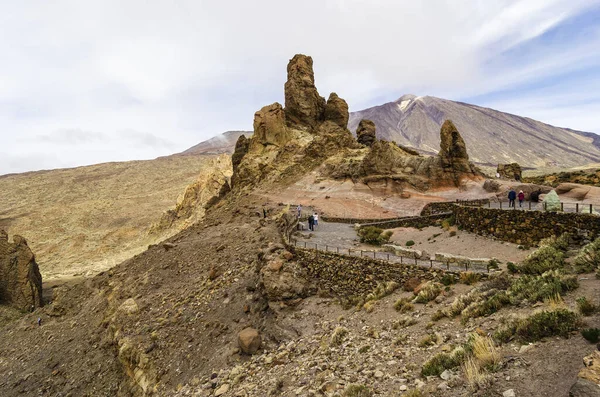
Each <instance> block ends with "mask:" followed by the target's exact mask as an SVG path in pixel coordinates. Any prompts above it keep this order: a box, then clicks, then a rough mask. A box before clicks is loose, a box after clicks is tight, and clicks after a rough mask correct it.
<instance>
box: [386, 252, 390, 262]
mask: <svg viewBox="0 0 600 397" xmlns="http://www.w3.org/2000/svg"><path fill="white" fill-rule="evenodd" d="M387 260H388V262H389V261H390V254H389V253H388V254H387Z"/></svg>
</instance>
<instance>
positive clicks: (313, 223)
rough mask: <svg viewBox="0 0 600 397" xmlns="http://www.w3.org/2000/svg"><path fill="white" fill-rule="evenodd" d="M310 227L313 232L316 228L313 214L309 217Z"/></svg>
mask: <svg viewBox="0 0 600 397" xmlns="http://www.w3.org/2000/svg"><path fill="white" fill-rule="evenodd" d="M308 229H309V230H310V231H311V232H313V231H314V230H315V217H314V216H312V215H311V216H309V217H308Z"/></svg>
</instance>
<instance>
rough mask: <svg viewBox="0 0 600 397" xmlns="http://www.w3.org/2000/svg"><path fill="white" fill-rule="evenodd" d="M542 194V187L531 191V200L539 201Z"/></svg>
mask: <svg viewBox="0 0 600 397" xmlns="http://www.w3.org/2000/svg"><path fill="white" fill-rule="evenodd" d="M540 194H542V189H538V190H537V191H535V192H531V194H529V201H533V202H534V203H537V202H539V201H540Z"/></svg>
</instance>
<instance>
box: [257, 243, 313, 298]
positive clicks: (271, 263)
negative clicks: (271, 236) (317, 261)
mask: <svg viewBox="0 0 600 397" xmlns="http://www.w3.org/2000/svg"><path fill="white" fill-rule="evenodd" d="M293 258H294V256H293V254H292V253H290V252H289V251H287V250H285V249H284V248H283V246H279V245H276V246H272V247H270V248H268V249H266V250H265V251H264V253H263V254H262V255H261V258H260V260H261V265H262V266H261V268H260V271H259V276H260V284H261V286H262V288H261V289H262V291H263V295H264V296H265V297H266V298H267V300H269V301H271V302H277V301H290V300H295V299H298V298H304V297H306V296H307V295H308V292H309V282H308V276H307V275H306V271H305V270H304V269H302V267H301V266H300V265H299V264H298V263H296V261H294V260H293Z"/></svg>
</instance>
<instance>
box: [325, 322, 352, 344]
mask: <svg viewBox="0 0 600 397" xmlns="http://www.w3.org/2000/svg"><path fill="white" fill-rule="evenodd" d="M348 332H350V331H348V328H346V327H336V328H335V330H334V331H333V334H331V339H330V340H329V344H330V345H331V346H339V345H341V344H342V342H343V341H344V338H345V337H346V335H348Z"/></svg>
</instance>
